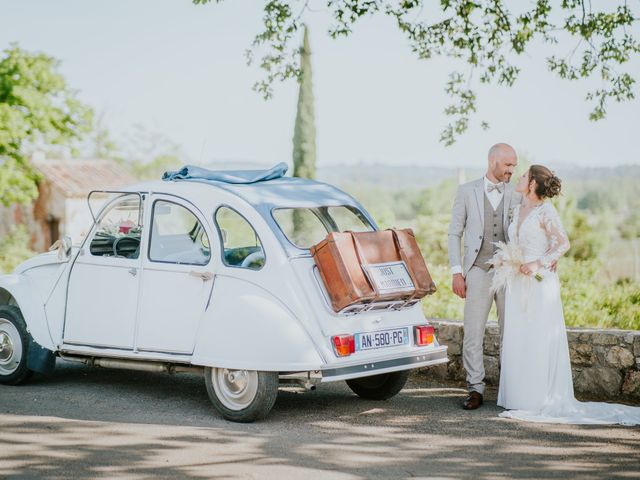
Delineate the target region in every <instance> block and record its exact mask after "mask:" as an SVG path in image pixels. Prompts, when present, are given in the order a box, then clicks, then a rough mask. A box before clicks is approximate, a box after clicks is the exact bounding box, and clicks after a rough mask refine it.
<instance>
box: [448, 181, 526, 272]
mask: <svg viewBox="0 0 640 480" xmlns="http://www.w3.org/2000/svg"><path fill="white" fill-rule="evenodd" d="M489 184H492V182H490V181H489V179H488V178H487V177H486V176H483V177H482V178H479V179H478V180H474V181H472V182H468V183H465V184H463V185H460V186H459V187H458V191H457V192H456V198H455V200H454V202H453V208H452V209H451V223H450V224H449V239H448V248H449V266H450V267H451V273H452V274H455V273H463V275H464V276H465V277H466V276H467V273H468V272H469V269H470V268H471V266H472V265H473V263H474V262H475V260H476V257H477V256H478V252H479V251H480V246H481V245H482V235H483V233H484V196H485V192H486V191H487V187H488V186H489ZM519 196H520V195H519V194H517V193H515V192H514V187H513V186H512V185H510V184H508V183H505V184H504V192H502V193H501V192H498V190H493V191H492V192H490V193H489V192H487V198H488V200H489V202H490V203H491V206H492V207H493V209H494V210H495V209H496V208H497V207H498V205H499V204H500V201H501V200H502V198H503V197H504V211H503V218H502V220H503V228H504V233H505V237H506V238H507V239H508V233H507V230H508V227H509V212H510V211H511V208H512V206H513V205H517V204H518V203H519ZM463 240H464V244H463V251H464V255H462V256H461V252H460V245H461V243H462V241H463ZM463 266H464V268H463Z"/></svg>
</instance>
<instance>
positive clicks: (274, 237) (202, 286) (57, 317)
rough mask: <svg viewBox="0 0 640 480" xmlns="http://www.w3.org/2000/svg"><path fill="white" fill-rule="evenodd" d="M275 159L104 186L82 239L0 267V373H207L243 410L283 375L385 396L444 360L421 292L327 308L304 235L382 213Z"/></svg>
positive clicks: (218, 391)
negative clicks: (417, 298)
mask: <svg viewBox="0 0 640 480" xmlns="http://www.w3.org/2000/svg"><path fill="white" fill-rule="evenodd" d="M276 170H277V169H276ZM183 171H186V169H185V170H183ZM192 171H195V170H193V169H192ZM284 171H286V167H285V168H284V169H281V170H280V171H279V172H277V171H276V174H274V170H271V171H267V172H256V171H241V172H235V173H231V172H210V171H204V172H205V174H204V175H202V174H200V175H198V173H197V172H196V173H190V174H188V175H185V176H186V178H181V177H180V175H174V176H173V177H170V178H172V179H167V180H158V181H151V182H148V183H142V184H139V185H135V186H132V187H130V188H126V189H123V190H122V191H119V192H102V195H103V196H105V195H106V194H107V193H108V198H107V200H106V201H105V203H104V205H103V206H102V208H101V209H100V210H99V211H98V212H97V213H95V214H93V213H92V214H93V215H94V224H93V226H92V227H91V229H90V231H89V233H88V235H87V236H86V238H85V240H84V241H83V242H82V244H81V245H79V246H73V247H72V246H71V244H70V239H69V238H68V237H67V238H65V241H64V242H63V244H62V245H61V247H60V248H59V249H58V251H52V252H49V253H44V254H41V255H38V256H36V257H34V258H32V259H30V260H27V261H26V262H24V263H22V264H21V265H19V266H18V267H17V268H16V269H15V271H14V273H13V274H11V275H4V276H0V383H2V384H8V385H15V384H19V383H22V382H24V381H26V380H27V379H28V378H29V377H30V376H31V374H32V373H33V372H40V373H45V374H46V373H50V372H51V371H52V370H53V368H54V366H55V358H56V357H60V358H63V359H66V360H77V361H81V362H84V363H86V364H89V365H94V366H100V367H107V368H125V369H137V370H149V371H164V372H167V373H176V372H183V371H194V372H201V373H204V378H205V382H206V387H207V391H208V393H209V397H210V399H211V401H212V403H213V404H214V405H215V407H216V408H217V409H218V410H219V411H220V412H221V413H222V415H223V416H224V418H226V419H228V420H233V421H241V422H248V421H253V420H256V419H259V418H262V417H264V416H266V415H267V413H268V412H269V411H270V410H271V408H272V407H273V405H274V403H275V400H276V396H277V392H278V388H279V386H282V385H284V384H287V385H291V384H295V385H297V386H298V387H306V388H311V389H312V388H315V386H314V382H317V381H321V382H332V381H338V380H346V382H347V384H348V385H349V387H350V388H351V389H352V390H353V391H354V392H355V393H356V394H358V395H359V396H360V397H363V398H367V399H387V398H390V397H392V396H393V395H395V394H396V393H398V392H399V391H400V390H401V389H402V387H403V386H404V384H405V382H406V380H407V377H408V373H409V370H410V369H413V368H416V367H422V366H426V365H435V364H439V363H444V362H446V361H447V354H446V347H445V346H441V345H439V344H438V342H437V340H436V338H435V336H434V332H433V327H431V326H429V324H428V322H427V321H426V320H425V317H424V315H423V313H422V310H421V307H420V305H419V304H414V305H406V304H403V303H394V302H386V303H380V304H375V303H374V304H369V305H363V306H360V307H357V308H352V309H349V310H347V311H344V312H340V313H336V312H334V311H333V310H332V309H331V307H330V303H329V301H328V298H327V294H326V291H325V288H324V285H323V283H322V280H321V278H320V276H319V274H318V271H317V267H316V266H315V264H314V261H313V259H312V257H311V255H310V253H309V247H310V246H311V245H313V244H315V243H317V242H318V241H320V240H321V239H323V238H324V237H325V236H326V234H327V232H329V231H346V230H352V231H364V230H374V229H376V228H377V227H376V224H375V222H374V221H373V219H372V218H371V217H370V215H369V214H368V213H367V212H366V211H365V209H364V208H363V207H362V206H361V205H360V204H359V203H358V202H357V201H356V200H355V199H354V198H352V197H351V196H349V195H347V194H346V193H344V192H342V191H341V190H339V189H337V188H335V187H333V186H331V185H327V184H324V183H320V182H316V181H311V180H304V179H300V178H291V177H284V176H282V175H283V173H284ZM198 176H200V177H205V178H195V177H198ZM97 196H99V194H98V193H96V192H92V193H91V194H90V195H89V203H90V208H91V202H92V201H93V200H95V199H96V198H97ZM301 225H303V226H304V228H300V226H301Z"/></svg>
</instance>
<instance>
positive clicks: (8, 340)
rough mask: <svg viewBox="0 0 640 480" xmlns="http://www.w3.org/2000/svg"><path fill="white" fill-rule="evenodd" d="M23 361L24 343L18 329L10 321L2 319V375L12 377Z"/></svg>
mask: <svg viewBox="0 0 640 480" xmlns="http://www.w3.org/2000/svg"><path fill="white" fill-rule="evenodd" d="M20 360H22V342H21V341H20V333H19V332H18V329H17V328H16V327H15V326H14V325H13V323H11V322H10V321H9V320H6V319H4V318H0V375H11V374H12V373H13V372H15V371H16V370H17V369H18V366H19V365H20Z"/></svg>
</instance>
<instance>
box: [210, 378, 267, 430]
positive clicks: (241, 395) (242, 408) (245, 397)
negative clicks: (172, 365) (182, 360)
mask: <svg viewBox="0 0 640 480" xmlns="http://www.w3.org/2000/svg"><path fill="white" fill-rule="evenodd" d="M204 375H205V377H204V378H205V384H206V386H207V393H208V394H209V399H210V400H211V403H213V405H214V406H215V407H216V409H217V410H218V411H219V412H220V413H221V414H222V416H223V417H224V418H226V419H227V420H231V421H232V422H243V423H248V422H253V421H255V420H260V419H262V418H264V417H266V416H267V414H268V413H269V412H270V411H271V409H272V408H273V405H274V404H275V403H276V398H277V396H278V383H279V380H278V372H260V371H256V370H230V369H226V368H210V367H206V368H205V370H204Z"/></svg>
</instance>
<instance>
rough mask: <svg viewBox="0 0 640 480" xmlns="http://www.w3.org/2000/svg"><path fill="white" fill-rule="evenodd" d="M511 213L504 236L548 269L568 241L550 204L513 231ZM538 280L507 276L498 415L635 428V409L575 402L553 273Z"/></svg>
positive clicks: (639, 417) (638, 419)
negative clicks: (500, 408)
mask: <svg viewBox="0 0 640 480" xmlns="http://www.w3.org/2000/svg"><path fill="white" fill-rule="evenodd" d="M519 216H520V207H516V208H515V209H514V214H513V221H512V223H511V224H510V225H509V238H510V239H511V241H515V242H517V243H518V244H519V245H520V247H521V249H522V251H523V254H524V257H525V262H531V261H534V260H541V261H542V264H543V265H549V264H551V263H552V262H553V261H555V260H557V259H558V258H560V257H561V256H562V255H563V254H564V253H565V252H566V251H567V250H568V249H569V240H568V238H567V235H566V233H565V231H564V228H563V227H562V224H561V222H560V218H559V216H558V213H557V211H556V210H555V208H554V207H553V205H552V204H551V203H549V202H545V203H543V204H542V205H540V206H538V207H535V208H534V209H533V210H532V211H531V212H530V213H529V214H528V215H527V217H525V218H524V219H523V222H522V224H521V225H520V227H519V228H518V224H519ZM540 273H541V274H542V275H543V276H544V278H543V280H542V281H538V280H536V279H534V278H532V277H529V276H524V275H515V276H512V277H511V278H509V280H508V282H507V286H506V298H505V320H504V332H503V335H504V336H503V342H502V352H501V371H500V390H499V392H498V405H499V406H501V407H504V408H505V409H507V410H506V411H505V412H503V413H501V414H500V416H501V417H508V418H515V419H519V420H525V421H531V422H547V423H572V424H617V423H619V424H623V425H640V407H629V406H626V405H619V404H612V403H601V402H579V401H577V400H576V399H575V397H574V395H573V380H572V376H571V363H570V360H569V346H568V343H567V332H566V329H565V325H564V315H563V313H562V302H561V299H560V282H559V280H558V275H557V274H556V273H554V272H551V271H549V270H548V269H542V270H541V271H540Z"/></svg>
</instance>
